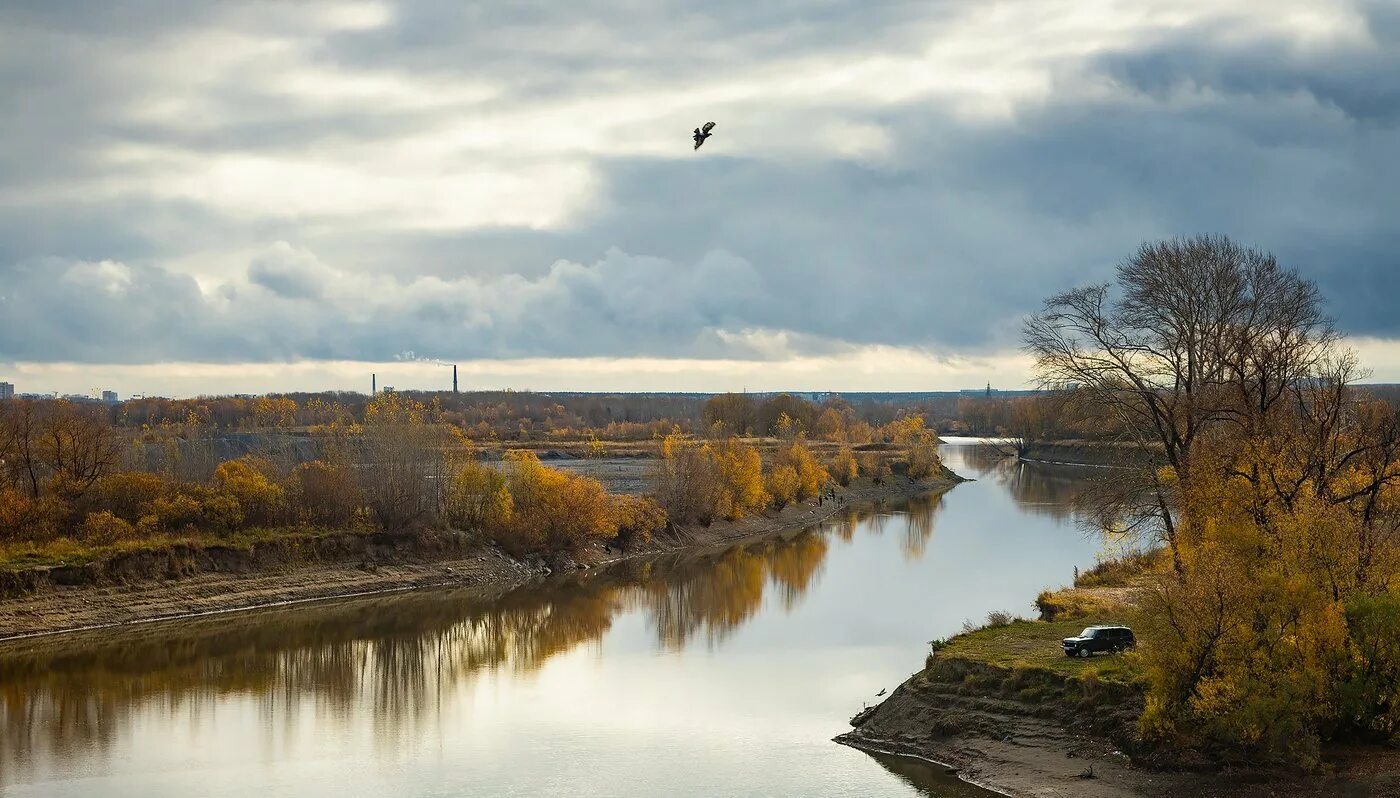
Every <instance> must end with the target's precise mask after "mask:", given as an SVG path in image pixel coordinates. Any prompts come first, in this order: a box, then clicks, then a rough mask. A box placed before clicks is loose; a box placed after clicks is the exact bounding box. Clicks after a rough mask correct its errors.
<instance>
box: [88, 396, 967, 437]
mask: <svg viewBox="0 0 1400 798" xmlns="http://www.w3.org/2000/svg"><path fill="white" fill-rule="evenodd" d="M398 395H400V396H402V397H404V398H405V399H407V400H409V401H413V402H417V403H419V404H422V405H423V406H424V407H426V408H428V409H429V410H430V411H431V413H432V415H433V418H434V419H435V420H436V421H437V422H438V423H442V424H446V425H450V426H453V427H456V428H458V429H460V430H461V431H462V433H463V434H464V435H466V436H467V437H468V438H470V439H472V440H474V441H506V442H522V443H524V442H531V441H551V440H553V441H582V440H590V439H598V440H606V441H650V440H658V439H660V438H663V437H665V436H666V435H668V434H670V433H671V432H672V431H674V430H677V429H679V430H680V431H681V432H684V433H687V434H696V435H701V436H705V437H714V436H724V435H738V436H755V437H775V438H788V437H792V436H793V435H799V434H800V435H805V436H807V437H808V438H810V439H812V440H823V441H835V442H846V443H853V444H862V443H871V442H877V441H882V440H883V441H888V440H890V438H891V435H890V434H889V432H888V429H889V427H890V425H891V424H892V423H894V422H897V421H900V420H901V419H904V418H909V417H918V418H921V419H923V420H924V422H925V425H926V426H927V427H928V428H930V429H937V428H938V422H937V421H936V420H935V416H933V415H932V414H931V413H930V412H929V408H930V406H929V405H928V403H923V402H903V401H889V402H877V401H874V400H869V399H867V400H863V401H862V402H860V403H858V404H854V405H853V404H851V403H849V402H847V401H846V400H844V399H842V398H841V397H839V396H833V397H830V398H828V399H826V400H824V401H822V402H820V403H818V402H811V401H808V400H806V399H803V398H801V397H797V396H792V395H790V394H775V395H765V396H759V395H753V394H719V395H715V396H709V397H704V396H690V395H671V394H617V395H601V394H559V395H553V394H538V393H529V392H518V393H517V392H508V391H506V392H497V393H463V394H453V393H413V392H399V394H398ZM370 405H371V400H370V399H369V398H368V397H366V396H364V395H361V394H354V393H321V394H281V395H268V396H257V397H202V398H198V399H134V400H130V401H127V402H123V403H121V404H119V405H116V406H114V407H112V408H111V409H109V410H107V411H106V412H107V413H109V415H110V418H111V421H112V423H113V424H115V425H116V426H119V427H122V428H127V429H140V430H159V429H171V428H184V427H191V428H195V427H197V428H203V429H204V430H206V432H207V433H208V434H213V433H231V432H240V431H247V432H256V431H276V430H282V431H289V430H298V431H307V432H312V433H316V432H323V431H328V430H329V431H337V430H345V429H354V428H357V427H358V425H362V424H364V423H365V420H366V419H365V415H366V412H367V410H368V408H369V407H370ZM949 423H950V422H949V421H948V419H943V426H945V427H947V426H949Z"/></svg>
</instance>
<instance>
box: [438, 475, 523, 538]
mask: <svg viewBox="0 0 1400 798" xmlns="http://www.w3.org/2000/svg"><path fill="white" fill-rule="evenodd" d="M514 509H515V508H514V501H513V500H512V498H511V494H510V489H509V488H507V487H506V477H505V474H503V473H502V472H500V471H498V470H496V469H493V468H489V467H487V466H484V465H482V464H480V463H477V462H468V463H465V464H463V465H462V467H461V468H460V469H459V470H458V471H457V475H456V476H455V477H453V480H452V490H451V492H450V493H449V495H448V498H447V518H448V521H449V522H450V523H451V524H453V525H454V526H456V527H458V528H461V529H467V530H472V531H482V532H490V531H492V530H497V529H500V528H502V527H503V526H504V525H505V524H507V523H509V522H510V520H511V515H512V513H513V512H514Z"/></svg>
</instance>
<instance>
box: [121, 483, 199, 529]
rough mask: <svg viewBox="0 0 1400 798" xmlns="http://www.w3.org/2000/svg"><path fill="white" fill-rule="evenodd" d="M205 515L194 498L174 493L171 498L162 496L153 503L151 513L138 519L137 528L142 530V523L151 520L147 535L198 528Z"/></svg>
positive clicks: (182, 493)
mask: <svg viewBox="0 0 1400 798" xmlns="http://www.w3.org/2000/svg"><path fill="white" fill-rule="evenodd" d="M203 513H204V506H203V505H202V504H201V503H200V502H199V501H198V500H196V499H195V498H194V497H193V496H190V495H189V494H187V493H184V492H179V493H174V494H172V495H170V496H161V497H159V498H157V499H156V500H155V501H153V502H151V512H150V513H149V514H148V515H144V516H142V517H141V518H140V519H138V521H137V527H138V528H142V522H143V521H145V520H146V519H148V518H149V519H151V521H150V522H149V524H148V525H147V527H146V529H147V530H148V532H147V533H149V532H151V531H158V530H167V531H174V530H178V529H184V528H185V527H190V526H196V525H197V524H198V523H199V521H200V519H201V517H202V516H203ZM147 533H143V534H147Z"/></svg>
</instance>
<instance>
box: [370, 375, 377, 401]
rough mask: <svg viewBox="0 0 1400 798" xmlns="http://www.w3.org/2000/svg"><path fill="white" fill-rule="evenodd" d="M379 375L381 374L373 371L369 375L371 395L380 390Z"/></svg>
mask: <svg viewBox="0 0 1400 798" xmlns="http://www.w3.org/2000/svg"><path fill="white" fill-rule="evenodd" d="M378 377H379V375H378V374H374V373H371V374H370V375H369V395H370V396H374V395H375V394H376V393H378V392H379V380H378Z"/></svg>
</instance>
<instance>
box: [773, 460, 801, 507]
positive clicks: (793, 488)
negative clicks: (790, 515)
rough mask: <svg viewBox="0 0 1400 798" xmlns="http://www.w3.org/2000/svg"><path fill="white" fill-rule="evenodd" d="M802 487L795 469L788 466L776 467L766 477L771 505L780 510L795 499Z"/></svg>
mask: <svg viewBox="0 0 1400 798" xmlns="http://www.w3.org/2000/svg"><path fill="white" fill-rule="evenodd" d="M801 487H802V478H801V477H799V476H798V474H797V469H796V468H794V467H792V466H790V465H783V466H777V467H776V468H774V469H773V473H772V474H770V475H769V476H768V492H769V493H770V494H772V496H773V504H774V505H776V506H777V507H778V509H782V508H784V507H786V506H787V505H789V504H791V503H792V501H793V500H794V499H796V498H797V491H798V490H799V489H800V488H801Z"/></svg>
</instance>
